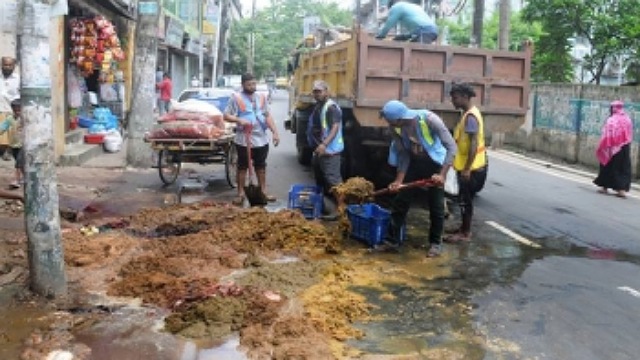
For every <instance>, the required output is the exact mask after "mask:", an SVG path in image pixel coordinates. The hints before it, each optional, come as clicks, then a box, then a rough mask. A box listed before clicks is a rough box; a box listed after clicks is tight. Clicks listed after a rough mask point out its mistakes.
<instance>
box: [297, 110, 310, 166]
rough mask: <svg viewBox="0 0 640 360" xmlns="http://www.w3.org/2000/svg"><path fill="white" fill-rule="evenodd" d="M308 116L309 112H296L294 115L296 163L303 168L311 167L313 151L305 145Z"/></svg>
mask: <svg viewBox="0 0 640 360" xmlns="http://www.w3.org/2000/svg"><path fill="white" fill-rule="evenodd" d="M310 115H311V111H310V110H296V112H295V114H294V116H295V121H294V123H295V129H296V132H295V134H296V150H297V153H298V154H297V157H298V163H300V165H305V166H308V165H311V158H312V157H313V150H312V149H311V147H309V144H307V123H308V122H309V116H310Z"/></svg>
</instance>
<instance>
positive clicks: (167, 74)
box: [162, 73, 171, 79]
mask: <svg viewBox="0 0 640 360" xmlns="http://www.w3.org/2000/svg"><path fill="white" fill-rule="evenodd" d="M162 76H163V77H166V78H169V79H171V75H169V73H164V74H163V75H162Z"/></svg>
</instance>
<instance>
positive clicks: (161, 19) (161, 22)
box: [158, 10, 167, 40]
mask: <svg viewBox="0 0 640 360" xmlns="http://www.w3.org/2000/svg"><path fill="white" fill-rule="evenodd" d="M160 11H161V12H164V11H163V10H160ZM166 33H167V17H165V16H163V14H160V16H158V39H161V40H164V37H165V35H166Z"/></svg>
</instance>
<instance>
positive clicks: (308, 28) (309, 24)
mask: <svg viewBox="0 0 640 360" xmlns="http://www.w3.org/2000/svg"><path fill="white" fill-rule="evenodd" d="M320 24H322V22H321V21H320V17H318V16H307V17H305V18H304V19H303V20H302V29H303V33H304V37H307V35H313V34H314V33H315V32H316V29H317V28H318V26H320Z"/></svg>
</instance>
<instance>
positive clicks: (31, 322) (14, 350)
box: [0, 285, 50, 359]
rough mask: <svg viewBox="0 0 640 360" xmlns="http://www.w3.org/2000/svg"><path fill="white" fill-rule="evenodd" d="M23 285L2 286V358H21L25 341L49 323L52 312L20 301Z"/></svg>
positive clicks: (0, 349) (0, 357) (0, 340)
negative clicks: (48, 316)
mask: <svg viewBox="0 0 640 360" xmlns="http://www.w3.org/2000/svg"><path fill="white" fill-rule="evenodd" d="M21 291H22V289H21V286H18V285H11V286H6V287H2V288H0V304H2V306H0V319H2V321H0V359H19V358H20V354H21V353H22V350H23V348H24V344H25V341H26V340H27V339H29V337H30V335H31V334H32V333H33V332H34V331H35V330H37V329H40V328H42V327H44V326H46V325H47V324H48V322H47V320H46V319H45V317H46V315H48V314H49V313H50V312H49V311H48V310H47V309H44V308H42V307H40V306H39V305H38V304H35V303H26V304H24V303H19V304H18V301H17V300H16V297H17V296H19V293H20V292H21Z"/></svg>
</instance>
